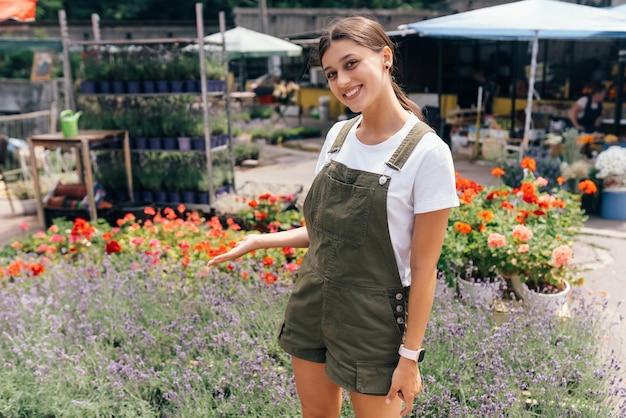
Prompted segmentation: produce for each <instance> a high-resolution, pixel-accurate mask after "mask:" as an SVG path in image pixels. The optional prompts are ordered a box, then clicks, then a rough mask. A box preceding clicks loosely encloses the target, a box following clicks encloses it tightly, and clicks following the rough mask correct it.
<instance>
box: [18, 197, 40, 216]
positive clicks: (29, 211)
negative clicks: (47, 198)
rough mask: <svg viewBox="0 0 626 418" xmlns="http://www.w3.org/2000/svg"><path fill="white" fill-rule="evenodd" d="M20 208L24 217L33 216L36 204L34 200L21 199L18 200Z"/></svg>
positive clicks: (35, 211)
mask: <svg viewBox="0 0 626 418" xmlns="http://www.w3.org/2000/svg"><path fill="white" fill-rule="evenodd" d="M18 202H19V204H20V206H22V213H23V214H24V215H34V214H36V213H37V204H36V203H35V199H21V200H18Z"/></svg>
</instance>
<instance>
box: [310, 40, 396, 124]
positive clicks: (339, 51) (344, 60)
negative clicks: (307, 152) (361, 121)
mask: <svg viewBox="0 0 626 418" xmlns="http://www.w3.org/2000/svg"><path fill="white" fill-rule="evenodd" d="M391 64H392V55H391V49H389V48H388V47H384V48H383V50H382V51H379V52H377V51H373V50H371V49H369V48H366V47H364V46H361V45H359V44H357V43H356V42H354V41H352V40H349V39H341V40H337V41H332V43H331V44H330V46H329V47H328V49H327V50H326V52H325V53H324V56H323V57H322V67H323V68H324V74H325V75H326V78H327V79H328V86H329V87H330V90H331V91H332V92H333V94H334V95H335V97H337V98H338V99H339V101H341V103H343V104H344V105H346V106H347V107H349V108H350V110H352V111H353V112H356V113H359V112H363V110H364V109H367V107H368V106H370V105H371V104H372V103H377V101H378V100H377V99H378V98H379V97H380V95H381V92H382V91H383V88H384V87H385V86H388V87H390V86H391V78H390V76H389V70H388V69H387V68H386V67H391Z"/></svg>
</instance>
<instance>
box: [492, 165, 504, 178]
mask: <svg viewBox="0 0 626 418" xmlns="http://www.w3.org/2000/svg"><path fill="white" fill-rule="evenodd" d="M504 174H505V173H504V170H503V169H501V168H500V167H496V168H494V169H493V170H491V175H492V176H494V177H498V178H500V177H502V176H503V175H504Z"/></svg>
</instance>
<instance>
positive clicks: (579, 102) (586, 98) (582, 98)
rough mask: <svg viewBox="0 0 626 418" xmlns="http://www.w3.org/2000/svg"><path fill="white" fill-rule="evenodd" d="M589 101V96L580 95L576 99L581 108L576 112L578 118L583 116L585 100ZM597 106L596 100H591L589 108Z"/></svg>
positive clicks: (585, 105)
mask: <svg viewBox="0 0 626 418" xmlns="http://www.w3.org/2000/svg"><path fill="white" fill-rule="evenodd" d="M588 101H589V96H582V97H580V98H579V99H578V100H576V104H577V105H578V106H580V108H581V109H582V110H581V111H580V112H578V114H577V115H576V117H577V118H578V119H580V118H582V117H583V116H585V109H586V108H587V102H588ZM598 106H599V103H596V102H591V108H592V109H597V108H598Z"/></svg>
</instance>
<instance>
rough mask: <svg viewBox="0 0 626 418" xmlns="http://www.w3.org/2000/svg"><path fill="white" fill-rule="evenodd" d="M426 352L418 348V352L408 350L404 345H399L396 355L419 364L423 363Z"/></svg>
mask: <svg viewBox="0 0 626 418" xmlns="http://www.w3.org/2000/svg"><path fill="white" fill-rule="evenodd" d="M425 353H426V350H424V349H423V348H420V349H419V350H409V349H408V348H406V347H405V346H404V344H400V349H399V350H398V354H400V355H401V356H402V357H404V358H408V359H409V360H413V361H414V362H416V363H421V362H422V361H424V354H425Z"/></svg>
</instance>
